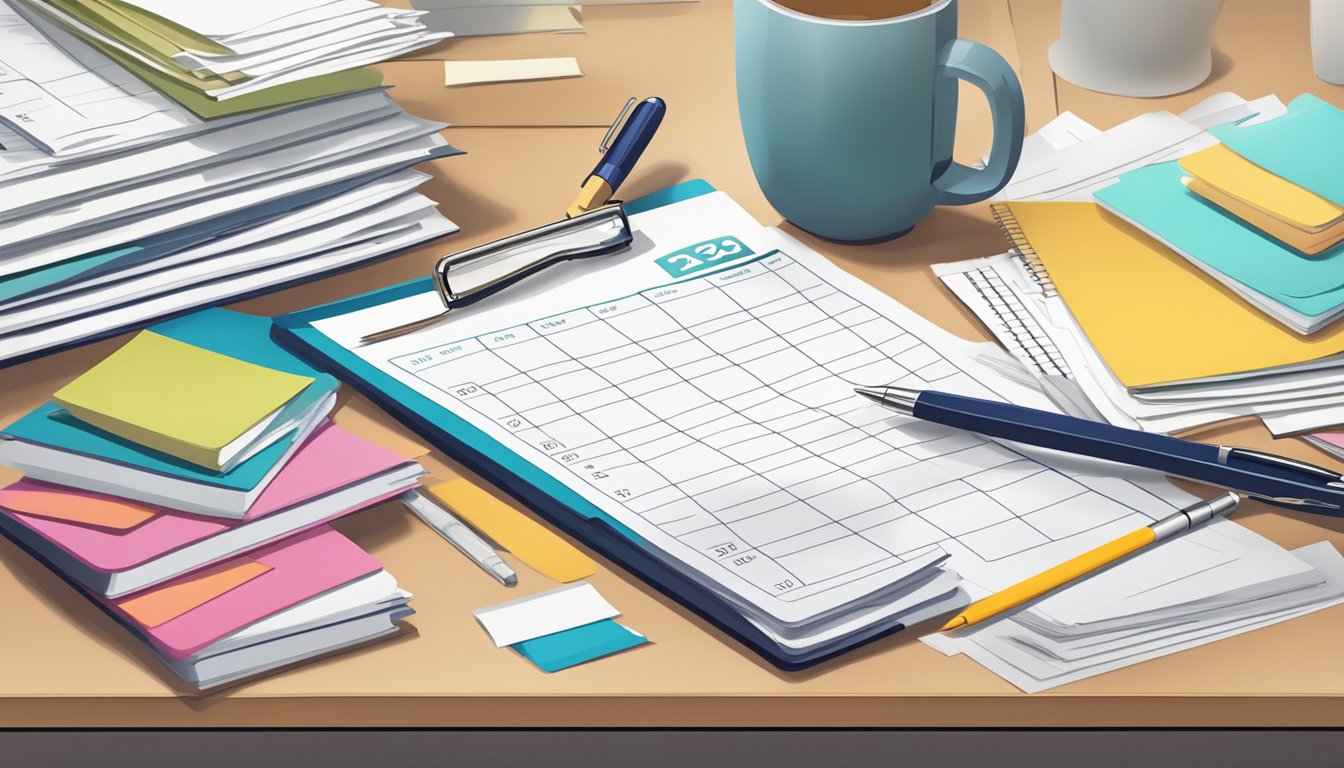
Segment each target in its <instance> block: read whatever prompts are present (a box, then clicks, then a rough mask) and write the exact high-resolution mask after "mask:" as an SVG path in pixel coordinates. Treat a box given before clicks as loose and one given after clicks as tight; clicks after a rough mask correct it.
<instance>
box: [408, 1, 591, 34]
mask: <svg viewBox="0 0 1344 768" xmlns="http://www.w3.org/2000/svg"><path fill="white" fill-rule="evenodd" d="M420 20H421V22H423V23H424V25H425V26H426V27H428V28H430V29H431V30H433V31H435V32H441V33H452V35H453V37H478V36H481V35H518V34H524V33H530V32H582V31H583V22H582V21H580V16H579V6H573V5H537V6H527V5H511V6H487V7H472V8H451V9H446V10H435V11H429V12H428V13H426V14H425V15H424V16H422V17H421V18H420Z"/></svg>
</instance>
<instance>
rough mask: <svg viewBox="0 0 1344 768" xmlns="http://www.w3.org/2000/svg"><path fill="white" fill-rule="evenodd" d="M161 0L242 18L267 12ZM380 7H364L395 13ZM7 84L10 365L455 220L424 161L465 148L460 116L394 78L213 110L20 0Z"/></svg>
mask: <svg viewBox="0 0 1344 768" xmlns="http://www.w3.org/2000/svg"><path fill="white" fill-rule="evenodd" d="M347 4H348V3H346V2H344V0H342V1H341V2H334V3H326V4H322V3H314V2H312V0H305V1H304V2H298V0H284V1H283V2H279V3H270V4H268V5H270V6H272V7H273V8H272V11H277V12H278V11H279V10H284V9H289V10H291V11H293V12H294V13H295V14H297V15H296V16H295V19H298V18H300V17H302V18H307V16H306V15H304V14H302V13H300V12H299V11H298V10H295V9H297V8H298V6H304V7H308V6H313V7H314V8H317V7H320V8H321V9H323V13H328V12H334V11H335V10H339V9H341V8H344V7H345V6H346V5H347ZM145 5H150V4H148V3H146V4H145ZM153 5H160V4H157V3H155V4H153ZM161 5H163V6H165V8H164V9H161V10H165V11H167V10H170V9H176V10H178V11H181V12H182V13H190V14H204V15H205V16H211V14H214V15H216V16H218V15H220V14H224V15H228V16H230V17H232V16H233V15H235V14H236V15H237V16H238V18H240V19H243V18H252V17H250V16H248V15H247V14H249V13H252V12H253V11H254V10H255V9H251V8H250V6H249V7H239V6H236V5H235V4H228V5H223V6H219V8H221V9H227V14H225V12H224V11H218V12H214V11H210V10H209V9H208V8H207V5H208V4H188V3H162V4H161ZM244 5H246V4H244ZM365 5H371V4H368V3H363V2H362V1H361V0H354V2H353V5H352V6H351V8H349V9H347V10H348V11H349V12H350V13H352V14H365V15H370V18H379V19H381V18H382V16H381V15H380V14H382V11H381V10H379V11H378V13H377V14H369V13H368V9H363V10H361V8H363V6H365ZM192 20H193V21H201V19H196V18H193V19H192ZM291 21H293V20H291ZM286 23H289V22H286ZM294 23H298V22H297V21H294ZM304 23H305V24H306V25H318V22H317V21H314V20H309V21H307V22H304ZM384 23H387V24H391V22H384ZM392 26H396V25H395V24H393V25H392ZM221 28H223V27H221ZM284 28H285V29H293V28H291V27H284ZM341 28H342V29H346V28H347V27H345V26H342V27H341ZM316 34H317V26H312V27H311V28H310V29H309V35H304V36H303V39H307V37H308V36H311V35H316ZM389 39H390V40H397V41H402V37H401V36H400V35H399V34H398V35H392V36H390V37H389ZM403 42H404V41H403ZM354 45H355V48H354V49H353V50H359V51H365V52H367V51H371V50H374V49H370V48H368V46H367V45H365V43H363V42H359V43H357V44H354ZM377 50H382V49H381V48H379V49H377ZM384 53H386V52H384ZM360 55H365V54H360ZM368 55H372V54H371V53H370V54H368ZM324 66H325V65H324ZM342 66H348V64H342ZM0 86H3V87H0V122H3V123H4V124H5V128H4V129H0V146H2V148H0V361H3V360H12V359H16V358H21V357H26V356H29V355H32V354H35V353H38V352H41V351H43V350H47V349H51V348H53V347H58V346H61V345H65V344H69V343H73V342H76V341H88V340H92V339H94V338H98V337H99V336H102V335H107V334H109V333H112V332H115V331H116V330H119V329H122V328H126V327H130V326H134V325H142V324H144V323H145V322H147V321H149V320H151V319H153V318H155V317H160V316H163V315H168V314H172V313H175V312H180V311H182V310H185V309H188V308H191V307H194V306H199V305H203V304H212V303H219V302H222V301H224V300H226V299H230V298H235V297H241V296H244V295H248V294H251V293H254V292H257V291H261V290H265V289H270V288H274V287H278V286H281V285H285V284H288V283H293V282H296V281H300V280H303V279H306V278H310V277H313V276H316V275H319V274H322V273H326V272H330V271H332V270H337V269H341V268H345V267H350V266H353V265H356V264H359V263H362V262H365V261H368V260H370V259H374V258H377V257H380V256H384V255H387V254H389V253H392V252H394V251H398V250H400V249H403V248H406V247H409V246H411V245H415V244H418V243H422V242H425V241H427V240H430V239H433V238H437V237H440V236H442V235H446V234H449V233H451V232H453V231H456V227H455V226H454V225H453V224H452V222H450V221H448V220H447V219H445V218H444V217H443V216H442V215H440V214H439V213H438V211H437V210H435V206H434V203H433V202H432V201H430V200H429V199H427V198H425V197H423V196H422V195H420V194H418V193H417V192H416V191H415V188H416V187H417V186H418V185H419V184H420V183H421V182H422V181H423V180H424V179H425V178H426V177H425V176H424V175H423V174H420V173H417V172H414V171H411V170H409V168H410V167H411V166H413V165H415V164H417V163H421V162H424V161H426V160H430V159H434V158H437V157H445V156H449V155H454V154H458V150H456V149H454V148H453V147H451V146H449V145H448V144H447V142H446V141H445V140H444V139H443V138H442V137H441V136H440V135H439V131H440V130H441V129H442V128H444V127H445V126H444V125H443V124H441V123H433V122H429V121H425V120H420V119H418V118H415V117H412V116H410V115H407V114H406V113H405V112H403V111H402V110H401V108H400V107H398V106H397V104H396V103H394V102H393V101H392V100H391V99H390V98H388V96H387V95H386V94H385V93H384V92H383V91H381V90H379V89H374V90H366V91H360V92H355V93H350V94H346V95H342V96H337V97H332V98H328V99H320V100H315V101H308V102H302V103H300V104H298V105H297V106H290V107H287V108H282V109H273V110H269V111H263V112H249V113H244V114H241V115H237V116H232V117H225V118H220V119H216V120H202V119H201V118H199V117H197V116H196V115H194V114H192V113H191V112H189V111H187V110H186V109H184V108H183V107H181V106H179V105H178V104H177V103H175V102H173V101H171V100H169V99H166V98H164V97H163V96H162V95H160V94H159V93H157V92H155V91H154V90H152V89H150V88H149V87H147V86H146V85H144V84H143V83H142V82H141V81H139V80H137V79H136V78H134V77H132V76H131V75H129V74H127V72H126V71H125V70H123V69H122V68H120V67H119V66H117V65H116V64H115V63H114V62H112V61H111V60H109V59H107V58H106V57H105V56H103V55H102V54H101V53H99V52H98V51H96V50H94V49H93V48H92V47H90V46H89V45H87V44H85V43H84V42H83V41H82V40H80V39H79V38H78V37H75V36H74V35H72V34H70V33H69V32H67V31H65V30H64V29H62V28H61V27H59V26H57V25H55V24H52V23H50V22H48V21H45V20H44V19H43V18H41V17H38V16H32V17H31V18H26V17H25V16H23V15H20V14H19V13H17V12H16V11H15V9H14V7H13V6H11V5H8V4H0ZM34 94H38V96H34Z"/></svg>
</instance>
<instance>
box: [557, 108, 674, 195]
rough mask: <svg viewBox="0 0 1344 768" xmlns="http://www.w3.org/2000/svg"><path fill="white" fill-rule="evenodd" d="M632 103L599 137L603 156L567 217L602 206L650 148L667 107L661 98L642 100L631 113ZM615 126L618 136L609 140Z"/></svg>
mask: <svg viewBox="0 0 1344 768" xmlns="http://www.w3.org/2000/svg"><path fill="white" fill-rule="evenodd" d="M634 103H635V99H630V101H627V102H626V103H625V107H624V108H623V109H622V110H621V113H620V114H619V115H617V116H616V122H614V123H612V124H611V127H610V128H608V129H607V135H606V136H604V137H602V143H601V144H600V145H598V148H597V150H598V151H599V152H601V153H602V158H601V159H600V160H598V161H597V167H596V168H594V169H593V172H592V173H590V174H588V178H586V179H584V180H583V188H582V189H580V190H579V196H578V197H576V198H574V202H573V203H572V204H570V206H569V210H567V211H565V215H566V216H569V217H571V218H572V217H574V216H578V215H579V214H582V213H587V212H588V211H591V210H593V209H594V208H597V207H599V206H602V205H605V204H606V202H607V201H608V200H609V199H611V196H612V195H613V194H615V193H616V190H617V189H618V188H619V187H620V186H621V183H622V182H624V181H625V177H626V176H629V175H630V171H632V170H634V168H635V163H637V162H639V156H640V155H642V154H644V149H645V147H648V146H649V142H650V141H651V140H652V139H653V134H654V133H656V132H657V131H658V126H659V125H662V122H663V115H664V114H666V112H667V105H666V104H664V103H663V100H662V99H660V98H658V97H656V96H653V97H650V98H647V99H644V100H643V101H641V102H639V104H638V105H636V106H635V109H634V111H633V112H631V111H630V106H631V105H632V104H634ZM627 112H629V113H630V119H629V120H626V121H625V124H624V125H621V119H622V118H624V117H625V114H626V113H627ZM617 126H620V133H617V134H616V140H615V141H612V140H611V135H612V134H613V133H616V128H617Z"/></svg>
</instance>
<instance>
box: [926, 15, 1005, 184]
mask: <svg viewBox="0 0 1344 768" xmlns="http://www.w3.org/2000/svg"><path fill="white" fill-rule="evenodd" d="M938 68H939V70H941V71H942V73H943V74H945V75H948V76H950V77H955V78H959V79H961V80H965V81H966V82H968V83H970V84H971V85H974V86H975V87H976V88H979V89H980V90H981V91H983V92H984V94H985V97H986V98H988V99H989V113H990V117H991V118H992V120H993V123H994V143H993V144H992V145H991V148H990V150H989V163H988V164H987V165H986V166H985V167H984V168H983V169H976V168H970V167H967V166H965V165H962V164H961V163H955V162H954V163H952V164H951V165H949V166H948V167H947V170H945V171H943V173H942V175H940V176H939V177H938V178H936V179H934V180H933V188H934V190H935V192H937V197H936V198H935V202H937V203H938V204H939V205H966V204H968V203H978V202H980V201H981V200H985V199H987V198H989V197H990V196H992V195H993V194H994V193H996V192H998V191H999V190H1001V189H1003V188H1004V186H1005V185H1007V183H1008V179H1009V178H1011V177H1012V175H1013V171H1014V170H1016V169H1017V160H1018V158H1019V157H1021V156H1022V139H1023V134H1024V132H1025V130H1026V123H1027V113H1026V107H1025V105H1024V104H1023V101H1022V85H1021V84H1020V83H1019V82H1018V81H1017V75H1016V74H1014V73H1013V69H1012V67H1009V66H1008V62H1006V61H1004V60H1003V57H1002V56H1000V55H999V54H998V52H997V51H995V50H994V49H993V48H990V47H989V46H987V45H981V44H980V43H976V42H972V41H970V40H962V39H960V38H958V39H956V40H953V41H951V42H950V43H948V44H947V45H945V46H943V51H942V55H940V56H939V57H938Z"/></svg>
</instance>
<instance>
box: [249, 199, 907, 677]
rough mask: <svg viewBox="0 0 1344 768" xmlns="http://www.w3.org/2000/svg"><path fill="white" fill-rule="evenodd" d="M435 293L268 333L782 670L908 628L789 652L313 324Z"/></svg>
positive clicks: (280, 325)
mask: <svg viewBox="0 0 1344 768" xmlns="http://www.w3.org/2000/svg"><path fill="white" fill-rule="evenodd" d="M714 191H715V189H714V187H713V186H711V185H710V184H709V183H708V182H705V181H703V180H699V179H697V180H693V181H687V182H683V183H681V184H678V185H676V186H673V187H669V188H667V189H664V190H660V191H658V192H654V193H652V194H650V195H647V196H645V197H642V198H639V199H638V200H633V201H629V202H627V203H625V209H626V212H627V213H629V214H630V215H635V214H638V213H643V212H645V211H650V210H653V209H656V208H660V207H662V206H665V205H670V204H672V203H677V202H681V201H684V200H689V199H692V198H695V197H699V196H701V195H706V194H709V193H711V192H714ZM433 290H435V288H434V284H433V279H432V278H430V277H423V278H418V279H416V280H412V281H409V282H405V283H401V284H398V285H394V286H391V287H388V288H384V289H381V290H377V291H372V292H370V293H366V294H363V295H360V296H354V297H351V298H349V299H345V300H343V301H338V302H334V303H331V304H326V305H322V306H317V307H312V308H310V309H306V310H301V311H299V312H294V313H291V314H288V315H283V316H281V317H278V318H276V319H275V320H274V325H273V326H272V330H271V334H272V336H273V337H275V339H276V340H277V341H278V342H280V343H281V344H282V345H284V346H285V347H287V348H288V349H290V350H291V351H292V352H294V353H295V354H297V355H298V356H300V357H302V358H304V359H305V360H307V361H308V362H310V363H312V364H313V365H315V366H317V367H318V368H321V369H323V370H327V371H329V372H332V373H335V374H336V375H337V376H338V377H339V378H340V379H341V380H342V381H344V382H346V383H347V384H350V385H351V386H353V387H354V388H355V389H357V390H358V391H359V392H360V393H362V394H363V395H364V396H366V397H368V398H369V399H370V400H372V401H374V402H375V403H377V404H378V405H379V406H380V407H382V408H384V409H385V410H387V411H388V412H389V413H391V414H392V415H393V416H395V417H396V418H397V419H398V420H400V421H401V422H402V423H404V424H406V425H407V426H408V427H410V428H411V429H412V430H414V431H415V432H416V433H417V434H419V435H420V436H422V437H423V438H424V439H426V440H428V441H430V443H431V444H432V445H433V446H434V447H436V448H438V449H439V450H441V451H443V452H444V453H445V454H447V455H448V456H450V457H452V458H453V459H454V460H456V461H459V462H461V463H462V464H463V465H464V466H466V467H467V468H468V469H470V470H472V471H473V472H475V473H477V474H479V475H480V476H481V477H484V478H485V479H487V480H489V481H490V482H491V483H493V484H494V485H495V486H497V487H499V488H500V489H503V490H505V491H508V493H509V494H510V495H511V496H513V497H514V498H515V499H517V500H518V501H520V502H521V503H523V504H524V505H525V506H526V507H527V508H528V509H530V510H532V511H533V512H535V513H536V514H537V515H538V516H540V517H541V518H542V519H544V520H546V521H547V522H550V523H552V524H553V525H555V526H556V527H558V528H560V529H561V530H563V531H564V532H565V533H568V534H569V535H571V536H573V537H574V538H576V539H578V540H579V541H582V542H583V543H584V544H586V545H587V546H589V547H591V548H592V549H593V550H595V551H596V552H598V553H599V554H601V555H602V556H603V557H606V558H607V559H608V560H610V561H612V562H614V563H616V564H617V565H618V566H620V567H621V568H623V569H624V570H626V571H629V572H630V573H631V574H633V575H634V576H636V577H638V578H639V579H641V580H643V581H644V582H646V583H647V584H649V585H650V586H651V587H653V588H654V589H656V590H658V591H659V592H661V593H663V594H664V595H666V596H668V597H669V598H671V599H673V600H675V601H676V602H678V603H679V604H681V605H682V606H683V607H685V608H686V609H687V610H689V611H691V612H692V613H694V614H695V615H697V616H699V617H700V618H702V619H704V620H705V621H707V622H709V623H710V624H712V625H714V626H715V627H716V628H718V629H719V630H721V631H722V632H724V633H725V634H727V635H729V636H730V637H732V638H733V639H735V640H737V641H738V642H739V643H741V644H742V645H745V646H746V647H747V648H749V649H750V650H752V651H753V652H755V653H756V654H757V655H759V656H761V657H762V658H763V659H765V660H766V661H767V662H769V663H770V664H771V665H773V666H774V667H777V668H778V669H781V670H784V671H796V670H801V669H805V668H808V667H812V666H815V665H817V664H820V663H822V662H825V661H827V660H829V659H832V658H835V657H836V656H839V655H841V654H843V653H846V652H848V651H850V650H852V649H854V648H855V647H858V646H860V645H865V644H867V643H870V642H873V641H875V640H878V639H880V638H882V637H886V636H887V635H891V634H894V633H896V632H899V631H900V630H902V629H904V628H905V625H903V624H892V625H889V626H884V627H881V628H880V629H876V630H874V631H872V632H871V633H869V634H863V633H860V634H858V635H856V636H855V637H853V638H852V639H853V642H851V643H849V644H847V645H844V646H842V647H838V648H837V647H824V649H823V650H821V651H817V652H810V653H808V652H805V653H802V654H797V653H789V652H787V651H786V649H784V648H782V647H781V646H780V645H779V644H777V643H776V642H775V641H774V640H772V639H771V638H770V637H769V636H768V635H767V634H765V633H764V632H762V631H761V630H760V629H759V628H757V627H756V626H755V625H754V624H752V623H751V622H750V621H748V620H747V619H746V618H744V617H743V616H742V615H741V613H739V612H738V610H737V609H736V608H734V607H733V606H732V604H731V603H729V602H728V601H727V600H725V599H724V598H723V597H721V596H719V595H717V594H715V593H714V592H713V591H711V590H709V589H707V588H706V587H704V586H702V585H701V584H699V583H697V582H696V581H695V580H693V579H691V578H689V577H687V576H686V575H685V574H683V573H682V572H681V571H679V570H677V569H675V568H673V567H670V566H669V565H668V564H667V563H665V562H664V561H662V560H661V559H659V558H658V557H657V556H655V555H654V554H653V553H652V551H651V548H650V545H649V544H648V543H647V542H646V541H645V540H644V539H643V538H641V537H640V536H639V535H638V534H636V533H635V532H634V531H632V530H630V529H629V528H628V527H626V526H625V525H623V524H622V523H620V522H619V521H618V520H616V519H615V518H613V517H611V516H610V515H607V514H606V513H605V512H603V511H602V510H601V509H599V508H598V507H597V506H595V505H594V504H592V503H591V502H589V501H588V500H586V499H584V498H583V497H582V496H580V495H579V494H578V493H576V492H575V491H573V490H571V489H570V488H568V487H566V486H565V485H564V484H563V483H561V482H560V481H558V480H556V479H555V478H553V477H551V476H550V475H549V474H547V473H546V472H545V471H544V470H542V469H540V468H539V467H537V466H535V465H534V464H532V463H531V462H529V461H527V460H526V459H524V458H523V457H521V456H519V455H518V454H516V453H514V452H513V451H511V450H509V449H508V448H506V447H505V446H504V445H502V444H500V443H499V442H498V441H496V440H495V439H493V438H491V437H490V436H488V435H486V434H485V433H484V432H481V431H480V430H479V429H477V428H476V427H474V426H472V425H471V424H470V423H469V422H467V421H466V420H464V419H462V418H461V417H459V416H457V415H456V414H454V413H452V412H451V411H449V410H448V409H446V408H444V407H442V406H440V405H439V404H437V403H435V402H434V401H433V400H431V399H429V398H428V397H425V396H424V395H421V394H419V393H417V392H416V391H415V390H413V389H411V388H410V387H408V386H406V385H405V384H402V383H400V382H398V381H397V380H396V379H394V378H392V377H391V376H389V375H387V374H385V373H383V372H382V371H379V370H377V369H376V368H374V367H373V366H371V365H369V364H368V363H366V362H364V361H363V360H362V359H360V358H359V357H358V356H357V355H355V354H354V353H353V352H351V351H350V350H348V349H346V348H345V347H343V346H341V345H340V344H337V343H336V342H334V341H332V340H331V339H330V338H329V337H327V336H326V335H325V334H323V333H321V332H319V331H318V330H316V329H315V328H314V327H313V324H314V323H316V322H318V321H321V320H324V319H326V318H329V317H333V316H337V315H344V314H347V313H350V312H355V311H358V310H362V309H367V308H369V307H374V306H378V305H380V304H385V303H388V302H393V301H398V300H400V299H404V298H406V297H409V296H414V295H417V294H422V293H425V292H426V291H433Z"/></svg>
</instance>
